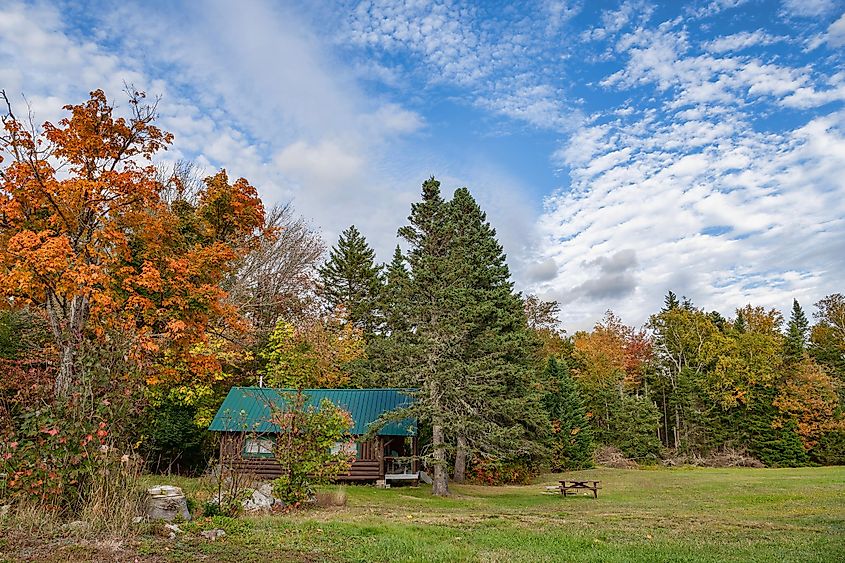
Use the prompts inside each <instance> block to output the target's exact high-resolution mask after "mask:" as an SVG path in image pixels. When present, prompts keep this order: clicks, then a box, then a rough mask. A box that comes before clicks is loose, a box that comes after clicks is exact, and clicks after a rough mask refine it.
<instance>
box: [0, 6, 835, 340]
mask: <svg viewBox="0 0 845 563" xmlns="http://www.w3.org/2000/svg"><path fill="white" fill-rule="evenodd" d="M843 49H845V2H843V1H837V0H782V1H762V0H715V1H714V0H702V1H697V2H663V3H655V2H647V1H628V0H623V1H613V2H611V1H586V0H581V1H578V0H567V1H551V0H548V1H540V0H538V1H536V2H522V3H510V2H480V3H463V2H422V1H407V2H394V1H385V2H354V1H349V2H332V3H329V2H326V3H320V2H308V3H299V4H297V3H292V2H259V1H249V2H231V1H222V0H219V1H217V0H212V1H204V2H183V3H174V2H164V1H161V2H155V1H153V2H149V1H147V2H132V1H127V2H121V3H119V4H118V3H114V2H102V3H98V2H84V3H82V2H35V3H27V2H20V1H19V0H11V2H9V1H7V2H4V3H3V4H2V5H0V87H2V88H5V89H6V91H7V92H8V93H9V94H10V95H11V96H12V99H13V100H17V101H18V102H20V103H23V101H22V98H21V97H20V96H21V95H22V94H25V95H26V97H27V99H28V100H29V103H30V105H31V107H32V110H33V112H34V114H35V116H36V118H37V120H38V121H44V120H48V119H50V120H54V119H56V118H58V116H59V115H60V112H59V108H60V106H61V105H63V104H64V103H68V102H78V101H81V100H83V99H84V98H85V96H86V93H87V92H88V91H89V90H92V89H94V88H103V89H104V90H106V92H107V93H108V94H109V95H110V96H111V97H113V98H114V99H116V100H118V101H119V100H120V99H121V90H122V88H123V83H124V82H128V83H132V84H134V85H135V87H136V88H140V89H144V90H146V91H147V92H148V93H151V94H160V95H161V96H162V100H161V104H160V113H161V124H162V125H163V126H164V127H165V128H167V129H168V130H170V131H172V132H173V133H174V134H175V135H176V140H175V143H174V146H173V147H172V148H171V150H170V151H168V153H167V154H166V155H165V156H164V157H163V160H165V161H172V160H176V159H180V158H187V159H191V160H193V161H196V162H197V163H199V164H200V165H201V166H202V167H203V168H204V169H206V170H207V171H209V172H211V171H213V170H214V169H216V168H218V167H221V166H225V167H226V168H227V169H228V170H229V171H230V173H231V174H234V175H239V176H245V177H247V178H248V179H249V180H250V181H251V182H252V183H253V184H254V185H256V186H257V187H258V188H259V191H260V192H261V194H262V196H263V197H264V198H265V200H267V201H268V202H286V201H292V202H293V204H294V206H295V207H296V209H297V210H298V211H299V212H300V213H302V214H303V215H304V216H305V217H307V218H308V219H309V220H310V221H312V223H313V224H314V225H315V226H317V227H318V228H320V230H321V231H322V233H323V235H324V237H325V239H326V240H327V242H329V243H332V242H333V241H334V240H335V238H336V236H337V234H338V233H339V232H340V231H341V230H342V229H343V228H345V227H346V226H348V225H349V224H352V223H354V224H356V225H357V226H358V227H359V228H360V229H361V230H362V231H363V232H364V233H365V234H366V235H367V237H368V239H369V240H370V241H371V243H372V244H373V245H374V246H375V248H376V249H377V251H378V252H379V255H380V257H381V258H382V259H384V260H386V259H388V258H389V254H390V250H391V249H392V247H393V246H394V245H395V244H396V229H397V227H399V226H400V225H401V224H402V223H403V221H404V219H405V217H406V216H407V214H408V210H409V206H410V203H411V202H412V201H414V200H415V199H416V198H417V197H418V193H419V186H420V184H421V182H422V181H423V180H424V179H425V178H427V177H428V176H430V175H432V174H433V175H435V176H437V177H438V178H439V179H440V180H441V181H442V182H443V187H444V190H445V191H446V192H447V193H449V192H451V191H452V190H454V189H455V188H457V187H460V186H464V185H466V186H468V187H469V188H470V189H471V191H472V192H473V193H474V194H475V195H476V197H477V198H478V199H479V200H480V202H481V203H482V205H483V206H484V207H485V209H487V211H488V215H489V218H490V219H491V221H492V222H493V224H494V226H496V227H497V229H498V232H499V234H500V238H501V240H502V242H503V244H504V246H505V249H506V251H507V252H508V257H509V263H510V265H511V268H512V270H513V272H514V276H515V279H516V281H517V285H518V287H519V288H520V289H522V290H525V291H532V292H536V293H539V294H540V295H542V296H544V297H546V298H553V299H557V300H559V301H560V302H561V305H562V308H563V313H562V319H563V321H564V323H565V325H566V326H567V327H568V328H569V329H570V330H571V329H576V328H586V327H589V326H590V325H591V324H592V323H593V322H595V321H596V320H597V319H598V318H599V317H600V316H601V315H602V314H603V312H604V311H605V310H606V309H609V308H612V309H613V310H615V311H617V312H618V313H620V314H621V315H622V316H623V318H624V319H625V320H626V321H627V322H629V323H631V324H640V323H642V322H644V321H645V320H646V317H647V315H648V314H649V313H650V312H652V311H654V310H655V309H657V308H658V307H659V305H660V303H661V300H662V296H663V295H664V294H665V293H666V291H667V290H669V289H673V290H674V291H676V292H677V293H678V294H683V295H688V296H690V297H692V298H693V299H694V300H695V302H696V303H697V304H699V305H701V306H704V307H706V308H708V309H717V310H719V311H721V312H722V313H723V314H726V315H730V314H732V310H733V308H734V307H736V306H741V305H743V304H745V303H748V302H752V303H754V304H759V305H765V306H770V307H777V308H780V309H782V310H785V309H787V308H789V307H790V306H791V302H792V298H793V297H795V298H798V299H799V300H800V301H801V302H802V303H803V304H804V305H805V307H807V308H810V306H811V304H812V303H813V302H814V301H816V300H818V299H819V298H821V297H823V296H824V295H826V294H828V293H832V292H836V291H839V292H842V291H845V287H843V285H842V282H843V280H844V279H845V198H843V196H845V109H843V100H845V65H843V59H844V58H845V57H843Z"/></svg>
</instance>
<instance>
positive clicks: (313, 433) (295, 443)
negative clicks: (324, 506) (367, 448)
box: [271, 391, 355, 505]
mask: <svg viewBox="0 0 845 563" xmlns="http://www.w3.org/2000/svg"><path fill="white" fill-rule="evenodd" d="M305 401H306V397H305V395H304V394H303V393H302V392H301V391H300V392H298V393H291V394H290V395H289V396H288V397H287V398H286V403H285V405H284V406H281V407H280V406H278V405H271V412H272V421H273V423H274V424H275V425H276V427H277V428H278V429H279V434H278V439H277V441H276V445H275V447H274V449H273V455H274V456H275V458H276V461H278V462H279V465H281V466H282V475H281V476H280V477H279V478H278V479H276V480H275V481H273V493H274V494H275V496H276V497H277V498H279V499H281V500H283V501H284V502H286V503H287V504H290V505H295V504H297V503H300V502H303V501H305V500H308V499H310V498H312V497H313V495H314V488H313V487H314V485H316V484H319V483H325V482H327V481H329V480H331V479H332V478H334V477H336V476H337V475H340V474H341V473H344V472H345V471H347V470H348V469H349V466H350V463H351V461H352V458H353V457H354V455H355V454H354V452H355V449H354V442H353V441H352V438H351V436H350V435H349V429H350V428H351V427H352V417H351V416H350V414H349V413H348V412H346V411H344V410H343V409H341V408H338V407H337V406H335V405H334V404H333V403H332V402H331V401H329V400H328V399H324V400H323V401H322V402H321V403H320V405H319V407H315V406H307V407H306V406H305ZM338 446H339V447H338Z"/></svg>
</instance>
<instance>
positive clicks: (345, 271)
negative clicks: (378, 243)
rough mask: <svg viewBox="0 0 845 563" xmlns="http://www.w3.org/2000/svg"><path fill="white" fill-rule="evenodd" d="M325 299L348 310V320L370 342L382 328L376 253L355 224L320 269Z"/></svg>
mask: <svg viewBox="0 0 845 563" xmlns="http://www.w3.org/2000/svg"><path fill="white" fill-rule="evenodd" d="M319 272H320V281H321V288H322V293H323V296H324V297H325V299H326V301H327V302H328V304H329V307H331V309H332V310H336V309H337V308H339V307H343V308H344V309H345V313H346V318H347V319H348V320H349V322H351V323H353V324H354V325H355V326H356V327H358V328H360V329H361V330H362V331H363V332H364V337H365V338H367V339H370V338H371V337H372V336H373V334H374V333H375V332H376V331H377V330H378V328H379V325H380V322H381V321H380V318H379V317H380V314H379V311H378V301H379V294H380V291H381V267H380V266H378V265H377V264H376V263H375V252H374V251H373V249H372V248H370V246H369V244H367V240H366V239H365V238H364V236H363V235H361V233H360V232H359V231H358V229H357V228H355V225H352V226H350V227H349V228H348V229H346V230H345V231H343V233H341V235H340V238H339V239H338V242H337V244H336V245H335V246H334V247H332V249H331V251H330V252H329V259H328V260H327V261H326V263H325V264H323V265H322V266H321V267H320V268H319Z"/></svg>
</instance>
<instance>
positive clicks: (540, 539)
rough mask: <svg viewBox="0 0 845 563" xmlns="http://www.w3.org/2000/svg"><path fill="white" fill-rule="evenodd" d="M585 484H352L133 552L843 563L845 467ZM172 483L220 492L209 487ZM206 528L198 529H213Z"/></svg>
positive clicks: (591, 474) (663, 475) (648, 473)
mask: <svg viewBox="0 0 845 563" xmlns="http://www.w3.org/2000/svg"><path fill="white" fill-rule="evenodd" d="M575 475H578V476H580V477H583V478H590V479H599V480H601V481H602V485H603V487H604V488H603V490H602V491H601V492H600V494H599V498H598V499H593V498H592V496H590V497H586V496H578V497H568V498H561V497H560V496H551V495H544V494H542V491H543V485H544V484H554V483H556V480H557V479H558V478H559V476H557V475H546V476H544V477H543V478H542V479H540V480H538V482H537V483H535V484H533V485H530V486H521V487H479V486H469V485H467V486H453V487H452V492H453V497H451V498H448V499H439V498H432V497H431V496H430V494H429V489H428V488H427V487H421V488H394V489H389V490H380V489H375V488H373V487H367V486H349V487H346V491H347V493H348V504H347V506H345V507H341V508H317V509H311V510H307V511H302V512H299V513H296V514H293V515H280V516H266V517H258V518H244V519H241V520H239V521H237V523H236V525H237V527H231V526H230V528H229V533H228V534H227V535H226V536H225V538H223V539H221V540H218V541H216V542H208V541H207V540H204V539H203V538H200V537H198V536H197V535H196V534H195V533H193V534H192V533H188V534H185V535H182V536H179V538H177V539H176V540H169V539H167V538H163V537H158V536H152V535H146V536H141V538H140V540H139V541H138V542H135V543H133V544H132V548H131V551H132V552H133V554H135V555H137V556H138V558H139V560H142V561H143V560H152V561H194V560H206V561H237V562H247V561H508V562H509V561H531V562H538V561H620V562H622V561H626V562H628V561H649V562H653V561H743V562H750V561H778V562H788V561H824V562H831V561H845V467H828V468H803V469H655V470H614V469H596V470H591V471H583V472H579V473H577V474H576V473H572V474H567V477H571V476H575ZM147 479H150V480H152V481H158V482H161V481H163V480H162V479H158V478H147ZM166 481H167V482H170V483H173V484H177V485H180V486H182V487H183V488H184V489H185V490H186V491H187V493H188V495H189V496H190V497H193V498H195V499H196V500H202V498H203V497H205V496H207V495H208V494H209V492H208V490H207V487H208V486H209V483H208V482H207V481H201V480H188V479H167V480H166ZM198 524H199V526H198V527H195V525H189V526H188V528H191V529H194V530H198V529H199V528H202V529H207V528H210V527H211V525H210V524H208V523H203V522H202V521H201V522H199V523H198ZM230 524H231V523H230ZM227 525H228V524H227ZM126 547H129V546H126ZM0 551H2V550H0ZM58 553H60V551H59V552H55V554H56V555H58ZM77 553H84V550H79V551H77ZM88 553H89V554H90V552H88ZM123 553H124V555H126V554H127V551H124V552H123ZM68 554H69V555H70V553H68ZM0 559H2V557H0ZM83 559H84V558H83Z"/></svg>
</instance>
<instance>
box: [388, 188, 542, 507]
mask: <svg viewBox="0 0 845 563" xmlns="http://www.w3.org/2000/svg"><path fill="white" fill-rule="evenodd" d="M408 221H409V224H408V225H407V226H405V227H402V228H401V229H400V230H399V234H400V236H401V237H402V238H403V239H404V240H405V241H406V242H407V244H408V253H407V256H406V257H405V261H406V262H407V264H408V266H409V270H408V272H407V275H408V277H407V279H406V280H405V279H404V274H403V273H402V271H403V269H404V266H403V264H402V260H401V255H400V254H397V255H396V256H395V260H394V263H393V264H392V265H391V267H389V268H388V270H389V271H393V272H394V273H395V277H396V279H398V280H399V281H400V282H401V283H403V284H406V286H405V289H404V291H399V292H398V293H399V307H400V310H401V312H402V313H403V314H404V321H400V322H398V323H397V322H393V321H392V322H391V323H388V324H393V325H394V326H393V328H392V329H391V332H390V336H389V338H387V339H386V345H385V347H384V349H383V354H384V355H385V356H387V357H390V356H393V357H394V360H389V361H388V362H386V363H389V364H392V365H393V366H394V369H395V370H396V371H395V372H394V373H393V374H392V376H393V377H394V380H395V381H397V382H398V383H399V384H402V385H405V386H408V387H415V388H418V389H419V392H417V393H416V397H417V401H416V402H415V404H414V406H413V407H412V408H411V409H410V410H408V411H406V412H405V413H403V414H414V415H416V416H417V417H418V418H419V419H420V421H421V422H423V423H428V424H430V425H431V430H432V459H433V463H432V465H433V470H434V475H433V482H434V486H433V490H432V492H433V493H434V494H436V495H445V494H448V485H447V468H446V462H447V458H448V452H449V451H450V450H452V451H455V458H456V461H457V462H458V466H459V467H458V472H457V473H458V478H459V479H460V477H461V473H462V471H461V468H460V464H461V461H465V454H466V453H470V452H472V453H478V454H479V455H484V456H496V457H498V458H500V459H502V458H505V457H507V456H511V458H513V457H514V456H526V455H532V454H535V453H537V452H538V451H539V450H541V449H542V448H541V447H539V446H537V444H536V442H537V438H538V437H539V436H541V435H542V432H543V430H544V429H545V428H547V427H548V419H547V418H546V417H545V413H544V411H543V409H542V401H541V398H540V397H539V395H538V392H537V391H536V390H535V386H534V385H533V382H534V379H535V375H536V374H535V372H534V363H533V362H534V361H535V358H536V355H535V354H534V352H535V349H534V346H535V345H536V342H535V340H534V339H533V336H532V334H531V333H530V331H529V330H528V325H527V321H526V317H525V312H524V310H523V306H522V300H521V299H520V297H519V296H518V295H516V294H514V292H513V287H512V284H511V282H510V272H509V270H508V267H507V264H506V263H505V256H504V253H503V252H502V248H501V246H500V245H499V244H498V242H497V241H496V233H495V230H493V228H492V227H491V226H490V224H489V223H488V222H487V220H486V216H485V215H484V213H483V212H482V211H481V209H480V208H479V207H478V204H477V203H476V202H475V200H474V199H472V196H471V195H470V194H469V192H468V191H467V190H465V189H463V190H458V191H457V192H456V193H455V197H454V198H453V200H452V201H450V202H446V201H444V200H443V198H442V196H441V194H440V183H439V182H437V180H435V179H434V178H431V179H429V180H427V181H426V182H425V183H424V184H423V194H422V201H420V202H418V203H415V204H413V205H412V207H411V215H410V217H409V218H408ZM388 276H389V277H390V274H388ZM456 445H457V446H458V447H457V448H455V449H454V450H453V448H454V446H456Z"/></svg>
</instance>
